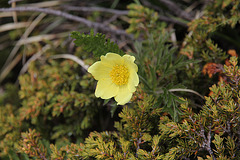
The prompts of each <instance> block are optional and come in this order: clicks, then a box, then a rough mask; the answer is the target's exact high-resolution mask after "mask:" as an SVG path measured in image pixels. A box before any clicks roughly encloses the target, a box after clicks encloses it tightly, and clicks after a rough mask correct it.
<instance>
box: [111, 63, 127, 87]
mask: <svg viewBox="0 0 240 160" xmlns="http://www.w3.org/2000/svg"><path fill="white" fill-rule="evenodd" d="M110 77H111V78H112V82H113V83H115V84H116V85H119V86H121V85H124V84H127V82H128V77H129V72H128V69H127V68H126V67H125V66H124V65H115V66H114V67H113V69H112V71H111V72H110Z"/></svg>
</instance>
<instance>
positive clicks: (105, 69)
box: [88, 61, 112, 80]
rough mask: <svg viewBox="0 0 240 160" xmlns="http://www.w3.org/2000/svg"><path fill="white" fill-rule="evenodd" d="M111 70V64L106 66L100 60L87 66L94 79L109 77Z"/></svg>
mask: <svg viewBox="0 0 240 160" xmlns="http://www.w3.org/2000/svg"><path fill="white" fill-rule="evenodd" d="M111 70H112V68H111V66H106V65H105V64H103V63H102V62H100V61H98V62H96V63H94V64H93V65H91V66H90V67H89V68H88V72H89V73H91V74H92V75H93V77H94V78H95V79H96V80H100V79H102V78H109V75H110V71H111Z"/></svg>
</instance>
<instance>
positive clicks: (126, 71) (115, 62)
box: [88, 53, 139, 105]
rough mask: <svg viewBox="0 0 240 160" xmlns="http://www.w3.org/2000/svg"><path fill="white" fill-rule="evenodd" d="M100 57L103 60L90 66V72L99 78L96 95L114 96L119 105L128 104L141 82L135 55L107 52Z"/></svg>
mask: <svg viewBox="0 0 240 160" xmlns="http://www.w3.org/2000/svg"><path fill="white" fill-rule="evenodd" d="M100 59H101V61H98V62H96V63H94V64H93V65H92V66H90V67H89V68H88V72H89V73H91V74H92V75H93V77H94V78H95V79H96V80H98V83H97V87H96V91H95V95H96V97H101V98H102V99H109V98H112V97H114V99H115V100H116V101H117V102H118V105H124V104H126V103H127V102H129V101H130V99H131V97H132V94H133V92H135V91H136V86H137V85H138V83H139V78H138V75H137V71H138V67H137V65H136V64H135V63H134V60H135V57H134V56H130V55H124V56H122V57H121V56H120V55H118V54H115V53H107V54H106V55H105V56H101V57H100Z"/></svg>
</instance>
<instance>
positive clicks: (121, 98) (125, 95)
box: [114, 85, 132, 105]
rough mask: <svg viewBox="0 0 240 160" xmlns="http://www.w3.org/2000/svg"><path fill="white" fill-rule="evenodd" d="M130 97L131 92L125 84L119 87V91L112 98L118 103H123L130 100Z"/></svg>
mask: <svg viewBox="0 0 240 160" xmlns="http://www.w3.org/2000/svg"><path fill="white" fill-rule="evenodd" d="M131 97H132V92H130V91H129V90H128V87H127V85H125V86H122V87H119V91H118V93H117V95H116V96H115V97H114V99H115V100H116V101H117V102H118V103H117V104H118V105H124V104H126V103H127V102H129V101H130V99H131Z"/></svg>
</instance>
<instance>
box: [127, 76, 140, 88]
mask: <svg viewBox="0 0 240 160" xmlns="http://www.w3.org/2000/svg"><path fill="white" fill-rule="evenodd" d="M138 84H139V78H138V75H137V72H130V75H129V79H128V84H127V85H128V89H129V91H130V92H135V91H136V86H138Z"/></svg>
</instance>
